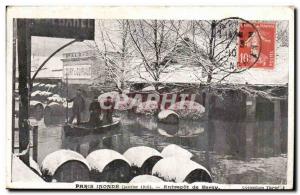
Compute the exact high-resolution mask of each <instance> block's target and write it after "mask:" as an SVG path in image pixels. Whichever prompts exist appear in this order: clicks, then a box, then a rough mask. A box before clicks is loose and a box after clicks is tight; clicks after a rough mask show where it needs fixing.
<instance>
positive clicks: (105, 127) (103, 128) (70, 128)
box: [63, 118, 120, 136]
mask: <svg viewBox="0 0 300 195" xmlns="http://www.w3.org/2000/svg"><path fill="white" fill-rule="evenodd" d="M119 125H120V119H119V118H113V122H112V123H109V124H100V125H98V126H95V127H92V126H90V125H88V122H84V123H81V124H80V125H75V124H66V125H64V127H63V128H64V134H65V135H66V136H80V135H86V134H92V133H105V132H107V131H111V130H115V129H118V127H119Z"/></svg>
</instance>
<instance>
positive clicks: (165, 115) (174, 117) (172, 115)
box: [157, 110, 179, 124]
mask: <svg viewBox="0 0 300 195" xmlns="http://www.w3.org/2000/svg"><path fill="white" fill-rule="evenodd" d="M157 117H158V121H159V122H162V123H167V124H178V123H179V115H178V114H177V113H176V112H175V111H173V110H162V111H160V112H159V113H158V116H157Z"/></svg>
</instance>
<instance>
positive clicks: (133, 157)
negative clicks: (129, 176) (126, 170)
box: [124, 146, 162, 175]
mask: <svg viewBox="0 0 300 195" xmlns="http://www.w3.org/2000/svg"><path fill="white" fill-rule="evenodd" d="M124 157H125V158H126V159H128V161H129V162H130V165H131V166H132V169H133V175H141V174H151V172H152V168H153V166H154V165H155V164H156V163H157V161H159V160H160V159H162V156H161V154H160V153H159V152H158V151H157V150H155V149H153V148H150V147H147V146H137V147H132V148H129V149H128V150H127V151H126V152H125V153H124Z"/></svg>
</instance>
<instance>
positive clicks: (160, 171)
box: [152, 157, 212, 183]
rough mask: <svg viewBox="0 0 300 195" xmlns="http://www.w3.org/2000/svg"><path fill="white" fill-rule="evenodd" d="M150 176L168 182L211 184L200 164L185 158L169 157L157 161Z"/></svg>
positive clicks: (206, 172) (208, 175)
mask: <svg viewBox="0 0 300 195" xmlns="http://www.w3.org/2000/svg"><path fill="white" fill-rule="evenodd" d="M152 175H154V176H157V177H159V178H162V179H163V180H165V181H168V182H176V183H181V182H187V183H193V182H209V183H211V182H212V178H211V175H210V173H209V171H208V170H207V169H206V168H205V167H203V166H201V165H200V164H198V163H196V162H194V161H191V160H189V159H186V158H180V157H169V158H163V159H161V160H160V161H158V162H157V163H156V164H155V165H154V167H153V169H152Z"/></svg>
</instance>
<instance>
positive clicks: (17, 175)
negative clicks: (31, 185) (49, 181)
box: [12, 155, 45, 184]
mask: <svg viewBox="0 0 300 195" xmlns="http://www.w3.org/2000/svg"><path fill="white" fill-rule="evenodd" d="M12 182H36V183H37V184H38V183H44V182H45V181H44V180H43V179H42V178H41V177H39V176H38V175H37V174H35V173H34V172H33V171H32V170H31V169H30V168H28V167H27V166H26V165H25V164H24V163H23V162H22V161H21V160H20V159H19V157H17V156H15V155H13V156H12Z"/></svg>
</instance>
